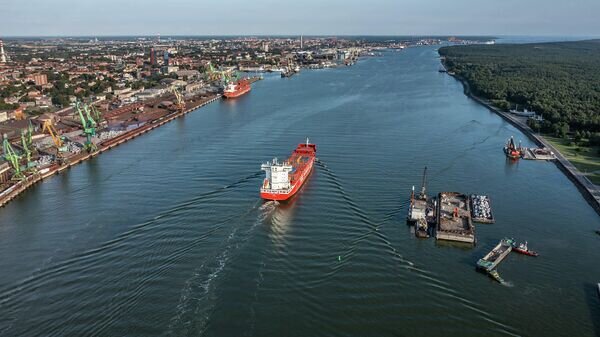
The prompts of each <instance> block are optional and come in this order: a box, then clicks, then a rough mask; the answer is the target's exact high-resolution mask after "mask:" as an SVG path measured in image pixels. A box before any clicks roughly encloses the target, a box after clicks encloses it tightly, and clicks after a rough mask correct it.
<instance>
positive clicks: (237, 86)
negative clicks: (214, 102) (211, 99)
mask: <svg viewBox="0 0 600 337" xmlns="http://www.w3.org/2000/svg"><path fill="white" fill-rule="evenodd" d="M251 88H252V87H251V86H250V81H248V79H247V78H242V79H240V80H237V81H235V82H231V83H229V84H227V86H226V87H225V90H224V91H223V96H225V97H226V98H236V97H239V96H242V95H243V94H245V93H247V92H249V91H250V89H251Z"/></svg>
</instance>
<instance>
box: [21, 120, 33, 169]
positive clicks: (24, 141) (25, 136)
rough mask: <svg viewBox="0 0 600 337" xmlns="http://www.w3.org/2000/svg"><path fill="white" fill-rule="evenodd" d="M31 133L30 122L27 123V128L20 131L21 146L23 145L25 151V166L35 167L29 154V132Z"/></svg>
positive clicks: (30, 153)
mask: <svg viewBox="0 0 600 337" xmlns="http://www.w3.org/2000/svg"><path fill="white" fill-rule="evenodd" d="M32 133H33V126H31V123H30V124H29V127H28V128H27V129H25V130H23V131H21V146H22V147H23V152H25V158H26V159H27V168H28V169H30V168H33V167H35V164H34V163H33V162H32V161H31V155H32V149H31V145H32V139H31V134H32Z"/></svg>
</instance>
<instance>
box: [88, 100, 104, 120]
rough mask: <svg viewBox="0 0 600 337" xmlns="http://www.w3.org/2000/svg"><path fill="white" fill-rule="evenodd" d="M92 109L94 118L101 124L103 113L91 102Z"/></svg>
mask: <svg viewBox="0 0 600 337" xmlns="http://www.w3.org/2000/svg"><path fill="white" fill-rule="evenodd" d="M90 110H91V111H92V117H93V118H94V121H95V122H96V124H100V123H101V122H102V114H101V113H100V111H98V109H96V107H95V106H94V105H93V104H90Z"/></svg>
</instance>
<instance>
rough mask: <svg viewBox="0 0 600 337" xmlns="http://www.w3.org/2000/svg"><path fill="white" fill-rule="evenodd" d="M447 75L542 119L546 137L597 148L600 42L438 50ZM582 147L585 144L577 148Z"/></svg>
mask: <svg viewBox="0 0 600 337" xmlns="http://www.w3.org/2000/svg"><path fill="white" fill-rule="evenodd" d="M439 53H440V55H441V56H442V57H444V64H445V66H446V69H447V70H448V71H449V72H454V73H455V74H456V75H458V76H459V77H461V78H462V79H464V80H465V81H467V83H468V84H469V86H470V88H471V91H472V93H473V94H475V95H477V96H479V97H482V98H485V99H488V100H490V101H491V102H492V103H493V104H494V105H496V106H497V107H499V108H501V109H505V110H508V109H510V108H514V107H515V105H517V104H518V106H519V110H522V109H523V108H527V109H529V110H533V111H535V112H537V113H538V114H541V115H542V116H543V117H544V119H545V120H544V121H543V122H541V123H540V122H536V121H533V120H530V126H531V127H532V128H533V129H535V130H539V131H541V132H543V133H546V134H551V135H553V136H556V137H560V138H569V139H575V140H576V141H578V142H585V143H586V144H585V145H588V146H596V145H600V40H588V41H576V42H553V43H534V44H496V45H469V46H450V47H442V48H440V50H439ZM581 145H583V144H581Z"/></svg>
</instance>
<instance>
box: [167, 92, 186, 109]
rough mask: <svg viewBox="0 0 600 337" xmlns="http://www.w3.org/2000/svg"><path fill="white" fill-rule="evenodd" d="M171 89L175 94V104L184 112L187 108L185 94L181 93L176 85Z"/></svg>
mask: <svg viewBox="0 0 600 337" xmlns="http://www.w3.org/2000/svg"><path fill="white" fill-rule="evenodd" d="M170 91H171V93H173V95H175V99H176V102H175V106H176V107H177V111H179V112H183V111H184V110H185V100H184V99H183V95H181V93H180V92H179V90H177V88H175V86H172V87H171V89H170Z"/></svg>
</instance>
